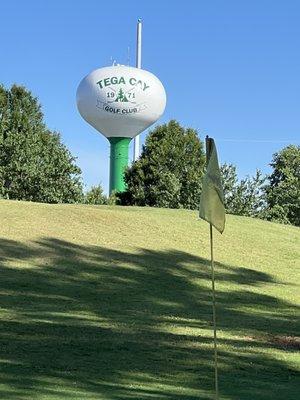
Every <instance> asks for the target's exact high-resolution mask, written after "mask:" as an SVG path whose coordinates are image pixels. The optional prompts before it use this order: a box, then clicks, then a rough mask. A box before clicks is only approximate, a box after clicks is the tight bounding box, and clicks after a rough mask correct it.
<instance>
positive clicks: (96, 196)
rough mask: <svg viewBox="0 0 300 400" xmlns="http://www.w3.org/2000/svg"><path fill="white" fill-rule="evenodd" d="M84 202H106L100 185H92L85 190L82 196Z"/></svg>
mask: <svg viewBox="0 0 300 400" xmlns="http://www.w3.org/2000/svg"><path fill="white" fill-rule="evenodd" d="M84 202H85V203H86V204H98V205H102V204H107V197H106V196H105V194H104V193H103V188H102V186H101V185H97V186H92V187H91V189H90V190H89V191H87V192H86V194H85V196H84Z"/></svg>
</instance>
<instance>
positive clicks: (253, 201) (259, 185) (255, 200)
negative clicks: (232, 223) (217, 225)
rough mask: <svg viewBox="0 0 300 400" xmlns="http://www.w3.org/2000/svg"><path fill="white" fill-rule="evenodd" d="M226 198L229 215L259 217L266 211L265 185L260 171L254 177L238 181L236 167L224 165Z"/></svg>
mask: <svg viewBox="0 0 300 400" xmlns="http://www.w3.org/2000/svg"><path fill="white" fill-rule="evenodd" d="M220 171H221V176H222V184H223V190H224V197H225V209H226V212H227V213H229V214H236V215H244V216H249V217H259V216H260V215H261V213H262V211H263V209H264V205H265V199H264V192H263V183H264V181H265V178H264V177H263V176H262V174H261V172H260V171H259V170H257V171H256V175H255V176H254V177H246V178H245V179H242V180H241V181H240V182H239V181H238V177H237V172H236V167H235V166H234V165H232V164H226V163H225V164H223V165H222V166H221V168H220Z"/></svg>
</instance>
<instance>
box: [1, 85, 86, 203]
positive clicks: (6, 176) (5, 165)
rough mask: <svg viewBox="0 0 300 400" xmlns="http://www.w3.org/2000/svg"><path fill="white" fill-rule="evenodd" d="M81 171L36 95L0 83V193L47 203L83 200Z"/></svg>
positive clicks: (23, 89)
mask: <svg viewBox="0 0 300 400" xmlns="http://www.w3.org/2000/svg"><path fill="white" fill-rule="evenodd" d="M80 174H81V171H80V169H79V167H78V166H76V164H75V158H74V157H73V156H72V155H71V153H70V151H69V150H68V149H67V148H66V146H65V145H64V144H62V142H61V139H60V135H59V134H58V133H56V132H51V131H49V130H48V129H47V127H46V126H45V124H44V122H43V113H42V111H41V106H40V104H39V103H38V100H37V98H35V97H33V96H32V94H31V93H30V92H29V91H28V90H27V89H26V88H24V87H21V86H17V85H13V86H12V87H11V89H8V90H6V89H5V88H4V87H3V86H0V192H1V195H2V197H5V198H9V199H18V200H29V201H38V202H46V203H73V202H78V201H81V199H82V184H81V178H80Z"/></svg>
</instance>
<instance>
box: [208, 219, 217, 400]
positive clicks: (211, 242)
mask: <svg viewBox="0 0 300 400" xmlns="http://www.w3.org/2000/svg"><path fill="white" fill-rule="evenodd" d="M209 231H210V260H211V284H212V309H213V325H214V363H215V391H216V400H219V380H218V349H217V318H216V291H215V266H214V251H213V229H212V224H209Z"/></svg>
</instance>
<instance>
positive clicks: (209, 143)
mask: <svg viewBox="0 0 300 400" xmlns="http://www.w3.org/2000/svg"><path fill="white" fill-rule="evenodd" d="M206 153H207V154H206V157H207V161H208V163H207V169H206V174H205V176H204V179H203V185H202V193H201V197H200V209H199V216H200V218H202V219H204V220H205V221H207V222H209V223H210V224H211V225H213V226H214V227H215V228H216V229H217V230H218V231H219V232H220V233H222V232H223V231H224V228H225V207H224V194H223V188H222V182H221V173H220V169H219V163H218V155H217V149H216V146H215V142H214V139H212V138H208V137H207V138H206Z"/></svg>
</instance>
